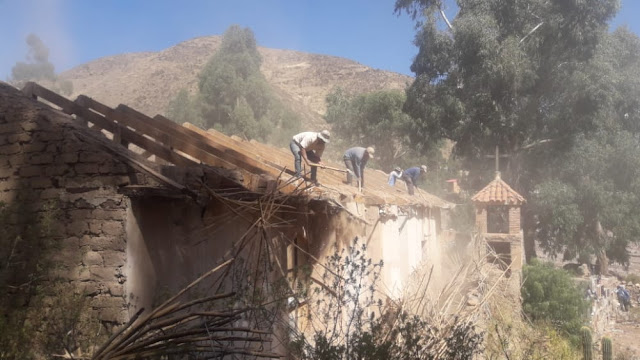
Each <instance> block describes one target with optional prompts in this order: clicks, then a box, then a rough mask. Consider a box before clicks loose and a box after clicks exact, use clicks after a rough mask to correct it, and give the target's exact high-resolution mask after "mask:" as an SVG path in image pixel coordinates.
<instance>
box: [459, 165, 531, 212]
mask: <svg viewBox="0 0 640 360" xmlns="http://www.w3.org/2000/svg"><path fill="white" fill-rule="evenodd" d="M471 201H473V202H475V203H487V204H494V205H522V204H523V203H525V202H526V200H525V198H524V197H523V196H522V195H520V194H518V193H517V192H516V191H515V190H513V189H512V188H511V186H509V185H508V184H507V183H506V182H504V181H503V180H502V179H501V178H500V172H496V178H495V179H494V180H493V181H491V182H490V183H489V185H487V186H485V187H484V189H482V190H480V191H479V192H478V193H477V194H475V195H474V196H473V197H472V198H471Z"/></svg>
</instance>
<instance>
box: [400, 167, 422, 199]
mask: <svg viewBox="0 0 640 360" xmlns="http://www.w3.org/2000/svg"><path fill="white" fill-rule="evenodd" d="M426 173H427V165H421V166H420V167H418V166H415V167H412V168H408V169H407V170H405V171H403V173H402V180H404V182H405V183H406V184H407V191H409V195H413V194H414V192H415V190H414V188H415V187H417V186H418V181H419V180H420V175H422V174H426Z"/></svg>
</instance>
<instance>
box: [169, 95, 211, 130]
mask: <svg viewBox="0 0 640 360" xmlns="http://www.w3.org/2000/svg"><path fill="white" fill-rule="evenodd" d="M167 117H168V118H169V119H171V120H173V121H175V122H176V123H178V124H183V123H185V122H190V123H192V124H195V125H198V126H204V122H203V120H202V117H201V116H200V103H199V101H198V98H197V97H195V96H189V93H188V92H187V90H185V89H182V90H180V91H179V92H178V95H176V97H175V98H174V99H173V100H171V101H170V102H169V106H168V107H167Z"/></svg>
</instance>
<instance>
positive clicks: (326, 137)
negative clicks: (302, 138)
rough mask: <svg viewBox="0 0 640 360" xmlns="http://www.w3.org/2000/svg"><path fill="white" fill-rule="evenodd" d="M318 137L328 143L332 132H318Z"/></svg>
mask: <svg viewBox="0 0 640 360" xmlns="http://www.w3.org/2000/svg"><path fill="white" fill-rule="evenodd" d="M318 137H319V138H320V140H322V141H324V142H325V143H327V144H328V143H329V139H331V133H329V130H322V131H320V132H319V133H318Z"/></svg>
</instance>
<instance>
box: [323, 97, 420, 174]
mask: <svg viewBox="0 0 640 360" xmlns="http://www.w3.org/2000/svg"><path fill="white" fill-rule="evenodd" d="M405 100H406V98H405V95H404V93H403V92H402V91H399V90H382V91H376V92H372V93H368V94H361V95H357V96H353V95H350V94H348V93H346V92H345V91H344V90H343V89H341V88H336V89H334V90H333V91H331V92H330V93H329V95H327V98H326V101H327V114H326V116H325V119H326V120H327V122H328V123H329V124H331V125H332V128H333V131H334V132H335V133H336V134H339V139H340V140H339V141H340V142H341V145H342V147H344V148H347V147H352V146H363V147H366V146H369V145H374V146H375V148H376V162H377V164H378V165H379V166H380V167H381V168H383V169H385V170H391V169H393V168H394V167H395V166H399V165H405V164H407V165H408V164H409V162H408V161H410V160H412V159H413V158H414V157H415V155H416V154H417V151H416V147H414V146H412V145H411V142H410V141H409V131H410V124H411V119H410V118H409V115H407V114H406V113H404V112H403V111H402V106H403V104H404V102H405ZM415 165H416V164H415V163H412V164H411V166H415Z"/></svg>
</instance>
